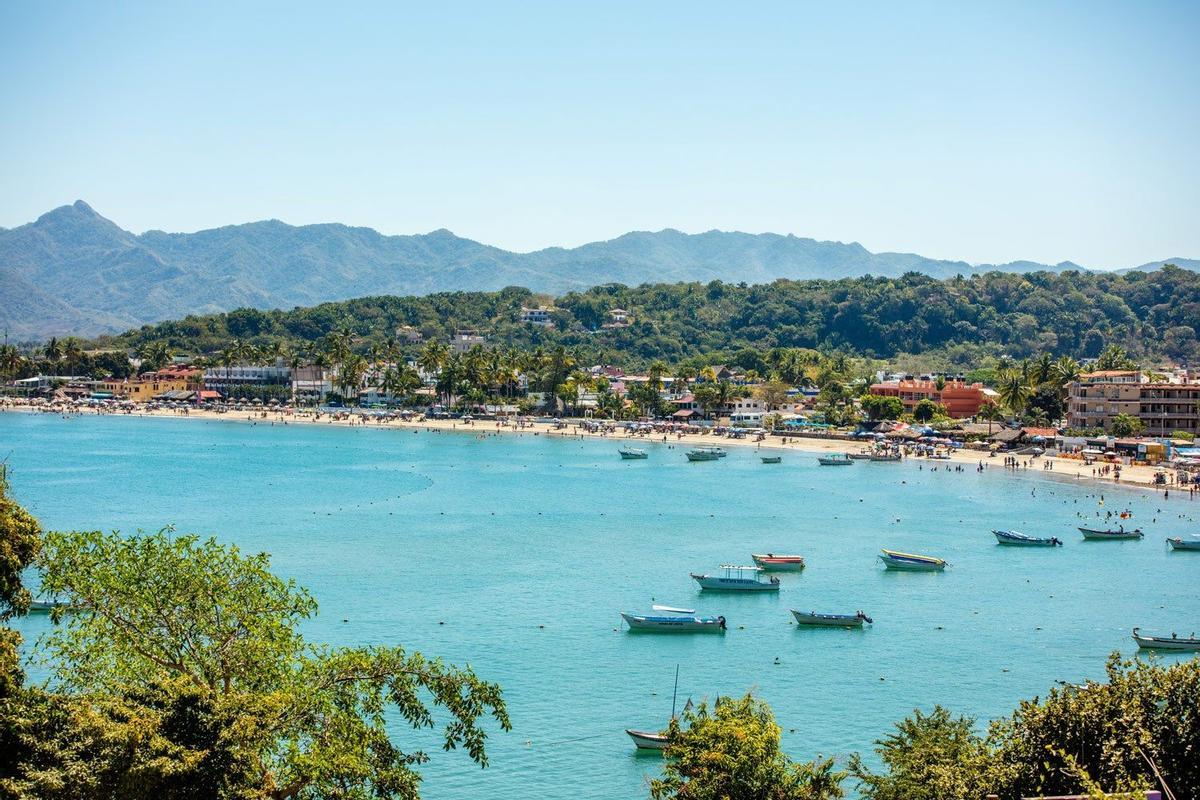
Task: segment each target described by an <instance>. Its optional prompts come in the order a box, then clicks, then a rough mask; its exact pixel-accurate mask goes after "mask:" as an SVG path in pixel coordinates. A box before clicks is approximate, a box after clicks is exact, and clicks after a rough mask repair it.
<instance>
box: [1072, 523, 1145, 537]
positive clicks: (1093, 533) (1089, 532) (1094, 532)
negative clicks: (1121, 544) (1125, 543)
mask: <svg viewBox="0 0 1200 800" xmlns="http://www.w3.org/2000/svg"><path fill="white" fill-rule="evenodd" d="M1079 532H1080V533H1082V534H1083V538H1085V539H1141V538H1142V537H1143V536H1145V535H1146V534H1144V533H1142V529H1141V528H1134V529H1133V530H1131V531H1127V530H1125V526H1124V525H1122V526H1121V527H1119V528H1117V529H1116V530H1115V531H1114V530H1101V529H1100V528H1084V527H1082V526H1080V528H1079Z"/></svg>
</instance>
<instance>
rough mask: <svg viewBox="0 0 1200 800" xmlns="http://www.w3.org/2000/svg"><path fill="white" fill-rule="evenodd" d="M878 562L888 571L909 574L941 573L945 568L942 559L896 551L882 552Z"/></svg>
mask: <svg viewBox="0 0 1200 800" xmlns="http://www.w3.org/2000/svg"><path fill="white" fill-rule="evenodd" d="M879 560H880V561H882V562H883V565H884V566H885V567H887V568H888V569H896V570H901V571H905V570H907V571H909V572H941V571H942V570H944V569H945V568H946V562H945V561H944V560H943V559H940V558H934V557H933V556H919V555H915V554H913V553H901V552H898V551H896V550H884V551H883V552H882V554H881V555H880V556H879Z"/></svg>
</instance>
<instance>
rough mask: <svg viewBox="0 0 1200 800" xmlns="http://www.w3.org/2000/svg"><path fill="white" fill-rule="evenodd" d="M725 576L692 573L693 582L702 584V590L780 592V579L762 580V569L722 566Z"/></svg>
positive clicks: (732, 565)
mask: <svg viewBox="0 0 1200 800" xmlns="http://www.w3.org/2000/svg"><path fill="white" fill-rule="evenodd" d="M721 569H723V570H725V574H724V575H697V574H696V573H694V572H693V573H691V576H692V580H694V581H696V583H698V584H700V588H701V589H712V590H716V591H725V592H778V591H779V578H769V579H768V580H765V581H764V580H762V579H761V578H760V577H759V573H760V572H762V568H761V567H739V566H736V565H734V564H722V565H721Z"/></svg>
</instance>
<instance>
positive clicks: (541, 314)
mask: <svg viewBox="0 0 1200 800" xmlns="http://www.w3.org/2000/svg"><path fill="white" fill-rule="evenodd" d="M553 310H554V309H552V308H542V307H541V306H538V307H537V308H522V309H521V322H524V323H526V324H528V325H540V326H542V327H543V328H545V327H549V326H550V325H553V324H554V320H552V319H551V318H550V314H551V312H553Z"/></svg>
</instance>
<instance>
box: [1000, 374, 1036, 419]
mask: <svg viewBox="0 0 1200 800" xmlns="http://www.w3.org/2000/svg"><path fill="white" fill-rule="evenodd" d="M996 393H997V394H998V395H999V396H1000V401H1001V402H1002V403H1004V405H1006V406H1008V407H1009V409H1011V410H1012V412H1013V413H1014V414H1020V413H1021V411H1023V410H1024V408H1025V403H1026V401H1027V400H1029V381H1028V380H1026V378H1025V376H1024V375H1023V374H1022V373H1021V372H1020V371H1019V370H1015V369H1008V370H1005V371H1004V372H1002V373H1000V374H999V375H998V376H997V377H996Z"/></svg>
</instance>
